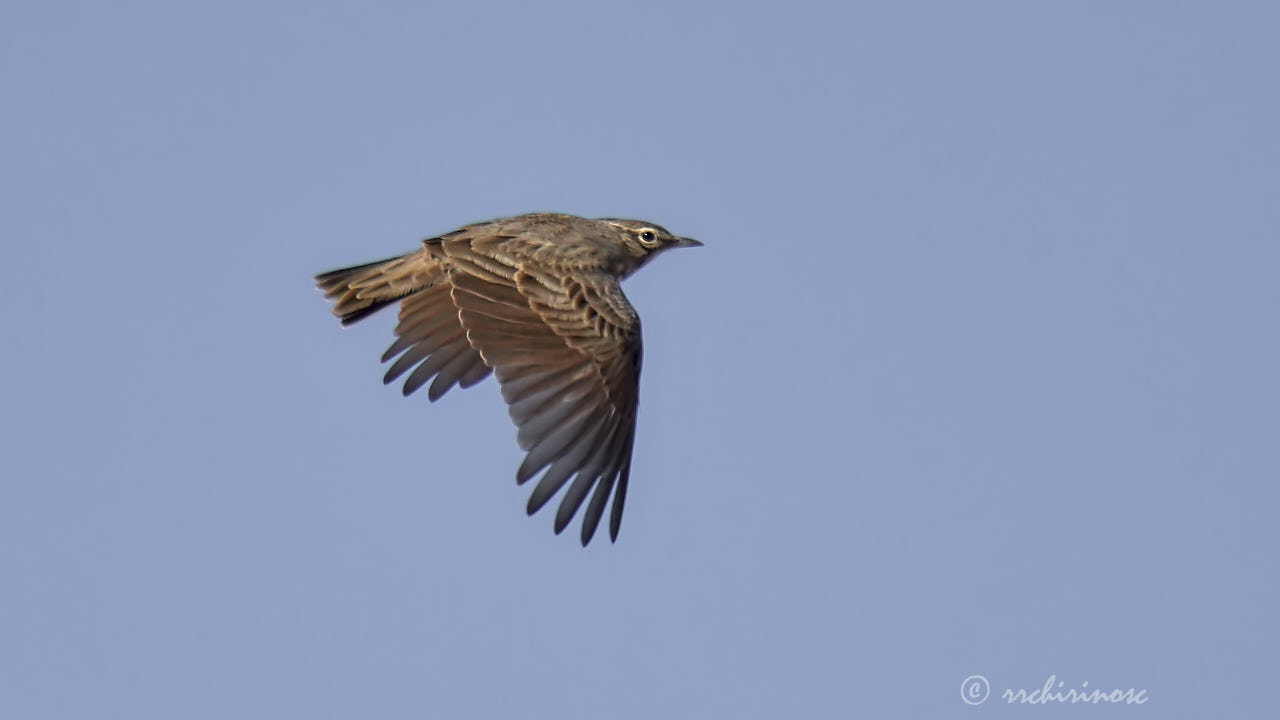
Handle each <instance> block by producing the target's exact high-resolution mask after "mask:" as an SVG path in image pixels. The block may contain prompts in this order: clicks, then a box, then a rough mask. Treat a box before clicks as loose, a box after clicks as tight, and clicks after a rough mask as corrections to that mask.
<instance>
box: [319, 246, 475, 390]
mask: <svg viewBox="0 0 1280 720" xmlns="http://www.w3.org/2000/svg"><path fill="white" fill-rule="evenodd" d="M439 253H440V250H439V242H438V241H429V243H428V244H427V245H426V246H424V247H423V248H422V249H421V250H419V251H418V252H415V253H410V254H408V255H403V256H401V257H395V258H390V259H387V260H381V261H378V262H374V263H368V264H366V265H358V266H356V267H350V268H344V269H342V270H334V271H332V272H327V273H324V274H322V275H318V276H316V283H317V285H318V286H319V287H320V289H321V290H324V291H325V294H326V296H328V297H329V298H330V299H333V300H336V304H335V305H334V308H333V312H334V314H335V315H338V316H339V317H341V318H342V323H343V324H344V325H350V324H351V323H353V322H355V321H357V320H360V319H361V318H364V317H366V316H368V315H370V314H371V313H374V312H377V311H378V310H380V309H382V308H383V307H386V306H387V305H389V304H391V303H394V302H396V301H397V300H402V302H401V304H400V322H399V323H398V324H397V325H396V330H395V332H396V335H397V338H396V341H395V342H394V343H393V344H392V345H391V347H389V348H387V351H386V352H385V353H383V355H382V361H383V362H388V361H390V360H391V359H392V358H395V362H394V363H392V365H391V367H390V369H388V370H387V374H386V376H385V377H383V382H384V383H391V382H393V381H395V380H396V379H397V378H399V377H400V376H402V375H404V374H405V373H409V376H408V377H407V378H406V379H405V382H404V394H405V395H408V394H410V393H412V392H413V391H415V390H417V389H418V388H420V387H422V386H423V385H425V384H426V383H427V381H428V380H431V379H432V378H435V379H434V381H433V382H432V383H431V387H430V388H429V389H428V390H427V397H429V398H430V399H431V400H432V402H434V401H435V400H437V399H439V397H440V396H441V395H443V394H445V392H446V391H448V390H449V388H451V387H453V386H454V385H455V384H456V385H459V386H460V387H464V388H465V387H470V386H472V385H475V384H476V383H478V382H480V381H481V380H483V379H485V378H486V377H488V376H489V373H490V372H492V371H491V370H490V368H489V367H488V366H487V365H485V364H484V360H483V359H482V358H481V357H480V354H479V353H478V352H476V350H475V348H473V347H471V345H470V344H469V343H468V342H467V338H466V332H465V331H464V330H463V328H462V325H461V323H460V322H459V321H458V310H457V308H455V307H454V305H453V300H452V299H451V298H450V296H449V292H450V285H449V283H448V282H446V281H445V276H446V274H447V262H445V261H442V257H441V256H440V255H439ZM410 371H412V372H410Z"/></svg>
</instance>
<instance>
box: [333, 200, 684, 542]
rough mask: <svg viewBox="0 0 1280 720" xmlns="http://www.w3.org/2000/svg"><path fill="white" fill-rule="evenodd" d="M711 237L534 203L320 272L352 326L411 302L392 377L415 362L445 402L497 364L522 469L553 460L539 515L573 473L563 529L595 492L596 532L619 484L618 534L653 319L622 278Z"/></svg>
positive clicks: (542, 484)
mask: <svg viewBox="0 0 1280 720" xmlns="http://www.w3.org/2000/svg"><path fill="white" fill-rule="evenodd" d="M701 244H702V243H700V242H698V241H697V240H692V239H689V238H681V237H676V236H674V235H672V234H671V233H669V232H667V231H666V230H664V229H663V228H662V227H660V226H658V225H655V224H653V223H649V222H644V221H641V220H616V219H612V218H605V219H600V220H587V219H585V218H580V217H575V216H572V215H560V214H553V213H533V214H529V215H520V216H517V217H512V218H503V219H501V220H493V221H490V222H484V223H477V224H475V225H468V226H466V227H464V228H460V229H458V230H455V231H453V232H451V233H449V234H447V235H442V236H440V237H434V238H430V239H427V240H425V241H423V246H422V248H421V249H420V250H418V251H417V252H413V253H410V254H408V255H402V256H400V257H395V258H389V259H387V260H381V261H378V262H374V263H369V264H367V265H358V266H356V267H350V268H345V269H342V270H334V271H332V272H327V273H323V274H321V275H317V276H316V283H317V285H318V286H319V288H320V289H321V290H323V291H324V292H325V295H326V296H327V297H328V298H330V299H333V300H335V301H336V304H335V305H334V308H333V312H334V314H335V315H337V316H339V317H340V318H342V323H343V324H344V325H349V324H351V323H353V322H356V321H357V320H360V319H361V318H363V317H366V316H368V315H370V314H371V313H374V312H376V311H378V310H380V309H381V308H383V307H386V306H387V305H389V304H391V303H394V302H397V301H399V302H400V322H399V324H398V325H397V326H396V330H395V334H396V335H397V339H396V341H395V342H394V343H393V344H392V345H391V347H390V348H388V349H387V351H386V352H385V353H383V355H382V361H383V362H388V361H391V360H393V359H394V362H393V363H392V364H391V368H390V369H389V370H387V374H386V376H385V377H384V378H383V382H386V383H390V382H393V381H395V380H397V379H398V378H400V377H402V376H404V375H405V374H406V373H408V377H406V378H405V381H404V394H405V395H409V394H410V393H412V392H414V391H415V390H417V389H418V388H420V387H422V386H423V385H425V384H427V383H428V382H430V383H431V385H430V387H429V388H428V389H427V397H428V398H429V399H430V400H431V401H433V402H434V401H435V400H437V399H438V398H439V397H440V396H441V395H444V394H445V392H447V391H448V390H449V388H451V387H453V386H454V385H457V386H459V387H464V388H465V387H470V386H472V385H475V384H476V383H478V382H480V381H481V380H483V379H485V378H486V377H488V375H489V373H490V372H493V373H495V374H496V375H497V377H498V383H499V384H500V385H501V387H502V396H503V398H504V399H505V400H506V401H507V405H508V406H509V411H510V414H511V419H512V421H513V422H515V424H516V427H517V435H516V437H517V441H518V442H519V444H520V447H521V449H523V450H525V451H527V453H528V454H527V455H526V456H525V460H524V463H523V464H521V465H520V469H519V470H517V471H516V482H518V483H524V482H527V481H528V480H529V479H530V478H533V477H534V476H536V475H538V473H540V472H541V473H542V479H541V480H539V481H538V484H537V485H536V486H535V487H534V490H533V493H532V494H531V495H530V497H529V504H528V511H529V514H530V515H532V514H533V513H535V512H537V511H538V510H539V509H540V508H542V506H544V505H545V504H546V503H547V502H548V501H550V500H551V498H552V497H553V496H555V495H556V493H557V492H558V491H559V490H560V489H561V488H562V487H564V486H565V485H566V484H568V485H569V489H568V491H567V492H566V493H565V495H564V497H563V499H562V500H561V501H560V509H559V510H558V511H557V513H556V520H555V530H556V532H557V533H559V532H561V531H562V530H564V528H565V526H567V525H568V524H569V522H570V521H571V520H572V519H573V516H574V515H575V514H576V513H577V512H578V508H580V507H581V506H582V504H583V502H584V501H586V499H587V495H588V493H590V494H591V500H590V502H589V503H588V504H587V510H586V513H585V515H584V516H583V520H582V535H581V538H582V544H583V545H586V544H587V543H588V542H590V540H591V537H592V535H594V534H595V531H596V527H597V526H598V525H599V523H600V519H601V517H602V516H603V514H604V508H605V505H606V504H607V503H608V500H609V495H610V493H612V495H613V509H612V511H611V512H610V517H609V536H610V537H611V538H612V539H613V540H617V539H618V528H619V526H620V525H621V522H622V508H623V504H624V503H625V501H626V494H627V481H628V479H629V477H630V473H631V449H632V444H633V441H634V439H635V424H636V407H637V401H638V395H639V382H640V359H641V342H640V318H639V317H638V316H637V315H636V311H635V309H634V308H632V307H631V303H629V302H627V298H626V296H625V295H623V294H622V288H621V287H620V285H619V282H620V281H621V280H623V279H624V278H626V277H627V276H629V275H630V274H631V273H633V272H635V271H636V270H638V269H639V268H640V267H641V266H642V265H644V264H645V263H646V262H648V261H649V260H650V259H652V258H653V257H654V256H655V255H657V254H658V253H660V252H662V251H663V250H665V249H667V248H671V247H691V246H697V245H701ZM544 470H545V472H543V471H544ZM571 479H572V480H573V482H572V483H570V482H569V481H570V480H571ZM593 488H594V491H593Z"/></svg>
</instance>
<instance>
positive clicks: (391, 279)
mask: <svg viewBox="0 0 1280 720" xmlns="http://www.w3.org/2000/svg"><path fill="white" fill-rule="evenodd" d="M441 270H442V269H441V267H440V265H439V264H438V263H436V262H435V261H433V260H432V259H431V258H430V257H429V256H428V255H426V253H423V252H416V253H410V254H408V255H400V256H397V257H393V258H387V259H385V260H378V261H376V262H371V263H365V264H363V265H355V266H352V267H348V268H341V269H338V270H330V271H329V272H325V273H320V274H319V275H316V287H318V288H320V289H321V290H323V291H324V294H325V297H327V298H329V299H330V300H334V301H335V303H334V306H333V314H334V315H337V316H338V317H339V318H341V319H342V324H343V325H350V324H352V323H354V322H356V321H358V320H361V319H363V318H365V317H368V316H369V315H372V314H373V313H375V312H377V311H379V310H381V309H382V308H384V307H386V306H388V305H391V304H393V303H395V302H397V301H399V300H400V299H402V298H404V297H405V296H407V295H411V294H413V293H415V292H417V291H418V290H421V289H423V288H425V287H429V286H431V285H432V284H434V282H435V281H436V280H437V279H438V277H439V275H440V274H441Z"/></svg>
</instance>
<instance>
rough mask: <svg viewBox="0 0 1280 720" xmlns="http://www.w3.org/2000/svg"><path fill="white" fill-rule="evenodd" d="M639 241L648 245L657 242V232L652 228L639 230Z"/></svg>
mask: <svg viewBox="0 0 1280 720" xmlns="http://www.w3.org/2000/svg"><path fill="white" fill-rule="evenodd" d="M640 242H641V243H642V244H644V245H648V246H650V247H652V246H654V245H657V244H658V233H656V232H654V231H652V230H641V231H640Z"/></svg>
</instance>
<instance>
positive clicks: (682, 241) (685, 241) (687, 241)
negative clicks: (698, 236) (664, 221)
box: [675, 238, 702, 247]
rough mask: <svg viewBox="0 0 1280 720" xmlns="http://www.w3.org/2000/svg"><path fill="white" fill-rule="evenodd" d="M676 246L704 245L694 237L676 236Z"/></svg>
mask: <svg viewBox="0 0 1280 720" xmlns="http://www.w3.org/2000/svg"><path fill="white" fill-rule="evenodd" d="M675 246H676V247H702V243H700V242H698V241H697V240H694V239H693V238H676V242H675Z"/></svg>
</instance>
